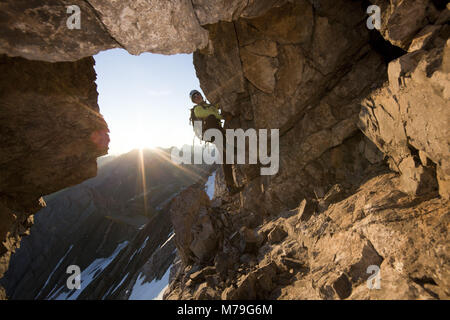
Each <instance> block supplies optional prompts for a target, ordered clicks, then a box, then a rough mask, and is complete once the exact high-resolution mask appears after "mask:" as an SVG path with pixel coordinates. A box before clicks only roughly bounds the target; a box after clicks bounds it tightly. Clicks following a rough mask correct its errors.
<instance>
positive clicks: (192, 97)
mask: <svg viewBox="0 0 450 320" xmlns="http://www.w3.org/2000/svg"><path fill="white" fill-rule="evenodd" d="M197 95H199V96H200V97H202V94H201V93H200V92H198V91H197V90H192V91H191V92H189V97H190V98H191V100H192V102H194V98H195V97H196V96H197ZM202 98H203V97H202Z"/></svg>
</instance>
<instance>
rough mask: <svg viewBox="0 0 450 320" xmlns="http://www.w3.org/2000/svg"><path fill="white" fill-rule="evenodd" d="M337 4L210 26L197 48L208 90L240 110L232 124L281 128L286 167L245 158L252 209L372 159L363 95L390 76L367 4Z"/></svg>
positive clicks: (287, 201)
mask: <svg viewBox="0 0 450 320" xmlns="http://www.w3.org/2000/svg"><path fill="white" fill-rule="evenodd" d="M338 4H339V5H337V6H336V7H333V6H331V5H330V4H328V5H327V2H325V4H323V5H322V6H320V7H319V8H314V7H313V6H312V5H311V4H310V3H309V2H308V1H296V2H295V3H293V4H291V3H289V4H286V5H284V6H281V7H277V8H273V9H271V10H269V11H268V12H266V13H265V14H264V15H262V16H260V17H257V18H252V19H243V18H240V19H238V20H237V21H235V22H230V23H228V22H220V23H218V24H215V25H211V26H208V30H209V32H210V33H209V34H210V39H211V41H210V44H209V46H208V47H207V48H206V49H204V50H202V51H198V52H196V53H195V54H194V64H195V66H196V70H197V76H198V77H199V79H200V83H201V86H202V89H203V91H204V92H205V93H206V95H207V97H208V99H209V100H210V101H213V102H218V103H219V104H221V105H223V106H224V108H225V109H226V110H227V111H229V112H232V113H233V114H234V120H233V122H232V123H231V124H230V127H234V128H279V129H280V136H281V138H280V171H279V173H278V175H276V176H274V177H269V178H264V179H262V178H259V177H255V175H254V170H252V168H250V167H249V166H240V167H239V168H238V171H240V172H238V173H237V175H238V179H241V182H242V183H244V184H247V185H248V188H247V189H246V190H245V191H244V193H243V206H244V207H245V208H247V209H249V210H257V211H272V212H276V211H278V210H280V206H279V205H277V202H278V203H283V204H284V205H285V206H286V205H287V206H288V207H289V206H295V205H296V204H297V203H298V201H299V200H301V198H302V197H304V196H307V195H308V196H312V195H314V193H313V192H314V188H316V189H323V188H326V187H327V186H328V185H329V184H333V183H335V182H336V181H351V180H352V179H353V180H354V182H357V176H358V174H359V173H360V172H362V171H363V170H364V169H365V168H366V167H367V166H368V165H369V164H370V161H369V159H367V158H366V157H365V156H364V152H362V153H361V152H360V151H359V149H362V150H364V149H365V148H366V147H365V146H366V145H368V146H369V147H368V148H370V147H371V146H370V145H371V142H369V141H367V139H364V138H363V137H362V135H361V134H358V133H357V132H358V128H357V126H356V123H357V119H358V114H359V111H360V108H361V107H360V104H359V100H360V99H362V98H363V97H365V96H367V95H368V94H369V93H370V92H371V90H372V88H373V87H374V86H376V85H381V84H382V83H383V81H385V80H386V67H385V62H384V59H383V57H382V56H381V55H380V54H378V53H377V52H375V51H374V50H373V48H372V46H371V43H370V35H369V32H368V30H367V28H366V27H365V24H361V21H363V20H364V15H365V12H364V11H363V10H362V7H361V4H359V3H350V4H349V3H344V2H342V3H341V2H338ZM348 12H352V14H353V17H354V20H349V19H348V18H347V15H348ZM337 19H340V20H341V21H342V22H341V21H339V22H337V21H338V20H337ZM330 47H332V48H333V50H330ZM350 137H353V138H352V139H350ZM372 150H374V152H375V153H376V151H375V149H374V148H372ZM375 158H377V157H376V156H375ZM378 158H380V157H379V156H378ZM373 159H374V157H372V158H371V160H373ZM352 176H353V177H352ZM261 185H263V187H261ZM262 189H264V196H261V190H262ZM321 192H323V190H322V191H321Z"/></svg>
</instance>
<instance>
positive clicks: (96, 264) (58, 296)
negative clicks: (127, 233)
mask: <svg viewBox="0 0 450 320" xmlns="http://www.w3.org/2000/svg"><path fill="white" fill-rule="evenodd" d="M127 244H128V241H124V242H122V243H120V244H119V245H118V246H117V247H116V249H115V250H114V252H113V253H112V254H111V255H110V256H109V257H107V258H99V259H95V260H94V261H93V262H92V263H91V264H90V265H89V266H88V267H87V268H86V269H84V270H83V271H82V272H81V275H80V276H81V288H80V289H73V290H70V291H67V292H61V291H63V290H64V289H66V286H65V285H64V286H62V287H61V288H60V289H59V290H58V291H57V292H56V293H55V294H53V295H52V296H51V297H50V298H49V299H50V300H53V299H54V300H76V299H77V298H78V296H79V295H80V294H81V292H83V290H84V289H86V288H87V286H88V285H89V284H90V283H91V282H92V280H94V279H95V278H97V276H98V275H99V274H100V273H101V272H102V271H103V270H104V269H105V268H106V267H107V266H108V265H109V264H110V263H111V262H112V261H113V260H114V258H115V257H116V256H117V255H118V254H119V252H120V251H122V249H123V248H125V246H126V245H127ZM60 292H61V293H60Z"/></svg>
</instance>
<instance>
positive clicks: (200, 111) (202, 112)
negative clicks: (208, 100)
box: [194, 106, 222, 119]
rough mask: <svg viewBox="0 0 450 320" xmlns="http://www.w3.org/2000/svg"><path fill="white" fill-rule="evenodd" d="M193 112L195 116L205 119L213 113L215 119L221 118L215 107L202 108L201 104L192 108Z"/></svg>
mask: <svg viewBox="0 0 450 320" xmlns="http://www.w3.org/2000/svg"><path fill="white" fill-rule="evenodd" d="M194 114H195V116H196V117H197V118H200V119H206V118H207V117H208V116H210V115H213V116H215V117H216V118H217V119H222V116H221V115H220V114H219V111H218V110H217V108H208V109H206V108H203V107H202V106H197V107H195V109H194Z"/></svg>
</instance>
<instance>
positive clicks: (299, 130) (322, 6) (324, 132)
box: [165, 1, 450, 299]
mask: <svg viewBox="0 0 450 320" xmlns="http://www.w3.org/2000/svg"><path fill="white" fill-rule="evenodd" d="M378 4H379V5H380V6H381V7H382V8H383V9H384V11H383V12H384V15H383V18H382V19H383V24H382V29H381V30H380V33H381V35H382V36H383V37H384V39H385V40H387V41H389V42H390V43H389V42H385V41H383V39H380V38H379V36H378V34H377V33H376V32H377V31H371V32H369V31H368V30H367V28H366V26H365V17H367V16H365V9H366V5H367V4H366V3H364V4H363V5H364V7H363V6H361V3H355V2H349V1H333V2H332V3H331V1H320V3H318V2H316V3H313V4H311V3H310V2H307V1H296V2H294V3H288V4H285V5H283V6H280V7H277V8H272V9H270V10H269V11H267V12H265V13H264V14H262V15H261V16H259V17H254V18H242V17H241V18H239V19H236V20H235V21H233V22H219V23H217V24H213V25H208V26H207V27H206V28H207V29H208V31H209V37H210V42H209V44H208V46H207V47H206V48H205V49H202V50H199V51H197V52H196V53H195V54H194V64H195V66H196V70H197V76H198V77H199V79H200V83H201V86H202V89H203V91H204V92H205V93H206V95H207V97H208V99H209V100H210V101H212V102H214V103H219V104H221V105H222V106H223V107H224V109H225V110H226V111H229V112H231V113H232V114H233V115H234V118H233V120H232V122H231V123H229V124H228V125H229V127H231V128H244V129H245V128H279V129H280V171H279V173H278V174H277V175H275V176H273V177H259V176H258V174H257V170H254V169H255V168H254V167H255V166H253V167H252V166H244V165H238V166H235V174H236V178H237V180H238V182H239V183H240V184H242V185H243V186H244V189H243V191H242V192H241V194H240V199H236V198H234V200H231V201H232V204H230V202H229V201H228V203H225V204H224V205H221V206H219V207H217V206H216V207H214V208H212V209H211V210H212V211H213V212H215V213H213V214H211V217H216V216H218V215H217V213H218V212H220V211H221V210H224V211H227V212H228V213H229V215H226V216H225V217H228V218H229V221H228V222H225V223H224V221H221V223H223V224H229V225H231V226H232V227H231V230H233V231H234V232H231V234H230V235H224V234H220V235H219V238H223V241H221V242H220V243H219V245H218V246H216V247H214V248H212V249H211V252H210V253H209V255H215V257H214V259H213V262H211V261H206V262H205V261H203V262H199V261H197V262H195V263H194V262H190V263H188V264H187V265H182V266H181V267H178V268H177V269H176V272H175V275H174V277H173V278H172V282H171V286H170V288H169V290H168V291H167V292H166V294H165V297H166V298H167V299H180V298H182V299H191V298H194V299H217V298H222V299H255V298H256V299H266V298H278V299H347V298H348V299H435V298H441V299H448V296H449V292H448V281H449V279H450V272H449V270H448V268H447V266H446V265H447V263H446V261H447V260H448V252H447V251H446V249H445V248H446V243H447V242H448V234H447V231H446V230H447V229H448V224H449V220H448V219H449V213H448V207H449V204H448V200H446V198H448V185H447V184H448V172H447V171H448V168H447V166H448V163H447V159H448V157H449V156H448V152H449V149H448V141H449V134H448V129H447V127H448V125H447V122H448V118H449V115H448V110H450V109H449V103H448V100H449V99H448V92H447V91H448V88H449V87H450V84H449V81H448V73H449V70H448V61H447V60H448V45H447V43H448V42H447V39H448V27H447V25H446V23H448V17H449V15H448V8H447V9H445V8H439V5H435V4H434V3H432V2H430V1H417V2H398V3H397V2H396V3H394V4H390V5H389V6H386V4H385V3H384V2H383V3H381V1H380V2H379V3H378ZM383 9H382V10H383ZM350 12H351V14H350ZM392 44H394V45H396V46H398V47H400V48H401V49H400V48H396V47H393V46H392ZM402 49H403V50H402ZM408 52H409V53H408ZM360 130H361V131H362V132H363V133H364V135H363V134H362V133H361V131H360ZM380 151H381V152H380ZM383 158H385V159H387V160H388V161H387V163H388V164H389V167H390V168H391V170H393V171H396V172H398V173H400V174H399V175H395V174H392V173H386V172H387V171H388V167H387V166H386V163H385V162H384V161H383ZM217 179H218V180H217V181H216V184H220V183H221V182H220V181H221V180H220V175H217ZM336 183H339V184H338V185H337V184H336ZM222 184H223V182H222ZM219 189H220V188H216V190H219ZM438 189H439V193H440V197H439V196H438V193H437V191H438ZM215 195H216V196H217V197H222V198H227V196H226V194H224V193H222V192H220V191H219V192H216V194H215ZM179 201H184V200H181V199H180V200H179ZM219 203H220V202H219ZM193 206H194V205H193ZM288 209H292V210H289V211H288ZM211 219H214V218H211ZM179 224H180V223H179ZM212 224H213V225H214V221H213V222H212ZM180 225H181V224H180ZM175 233H177V228H175ZM225 234H226V232H225ZM261 237H262V238H263V239H264V240H263V241H260V240H258V239H260V238H261ZM434 243H436V246H434ZM432 244H433V245H432ZM179 250H180V249H179ZM213 265H214V267H213ZM373 266H376V267H377V268H379V270H380V275H381V278H382V279H383V280H381V289H379V290H378V289H374V290H371V289H369V288H368V285H367V283H366V281H367V280H368V278H369V276H370V272H369V271H368V270H369V269H370V268H374V267H373ZM193 270H194V273H192V272H193ZM371 272H373V271H371ZM198 274H200V275H202V276H199V275H198ZM207 288H209V289H208V290H207Z"/></svg>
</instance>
